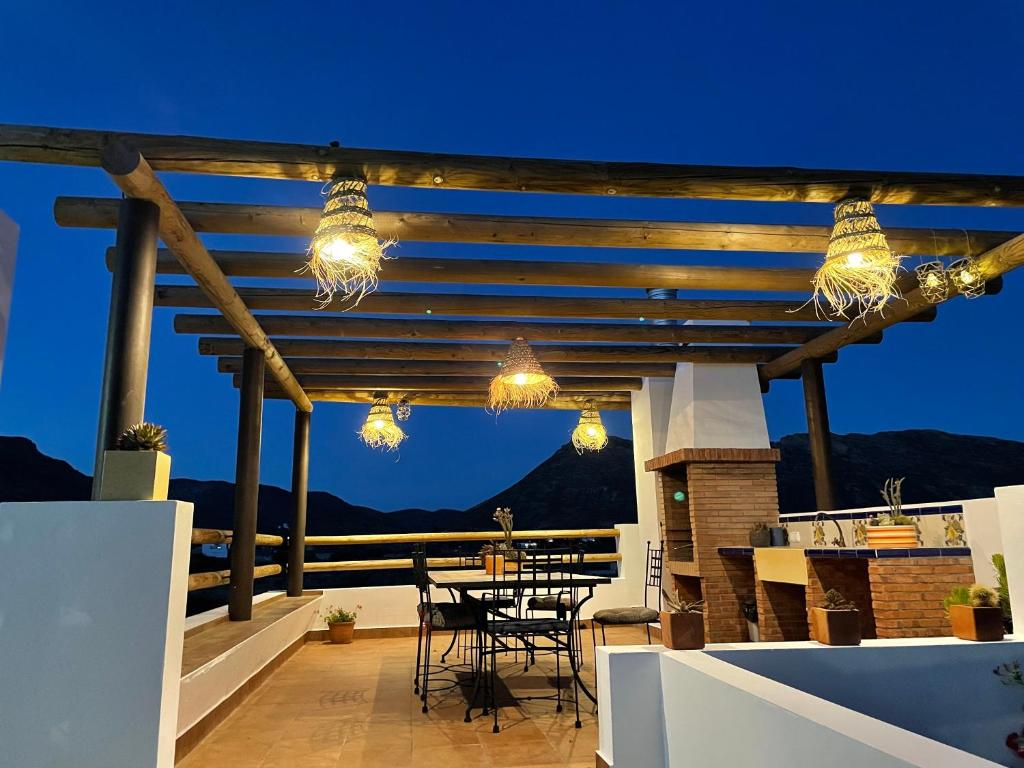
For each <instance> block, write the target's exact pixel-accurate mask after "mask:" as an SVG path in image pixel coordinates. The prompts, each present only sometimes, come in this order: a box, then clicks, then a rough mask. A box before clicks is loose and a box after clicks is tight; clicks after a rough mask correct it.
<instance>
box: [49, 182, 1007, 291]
mask: <svg viewBox="0 0 1024 768" xmlns="http://www.w3.org/2000/svg"><path fill="white" fill-rule="evenodd" d="M117 202H118V201H117V199H116V198H105V197H58V198H57V200H56V201H55V203H54V206H53V212H54V217H55V218H56V220H57V223H58V224H60V225H61V226H62V227H89V228H100V229H103V228H106V229H111V228H113V227H114V226H115V225H116V219H117ZM178 205H179V206H180V207H181V210H182V212H183V213H184V214H185V216H186V217H187V218H188V221H189V223H190V224H191V225H192V227H193V229H195V230H196V231H197V232H214V233H226V234H244V235H283V236H292V237H306V238H308V237H311V236H312V235H313V230H314V229H316V225H317V222H318V221H319V220H320V208H294V207H289V206H282V205H254V204H248V203H246V204H237V203H203V202H181V203H178ZM373 223H374V226H375V227H376V228H377V231H378V232H379V233H380V234H381V236H382V237H389V238H395V239H397V240H398V241H399V242H443V243H491V244H505V245H557V246H588V247H601V248H660V249H675V250H697V251H705V250H709V251H769V252H773V253H785V252H792V253H822V254H823V253H825V251H826V250H827V248H828V239H829V236H830V234H831V232H832V227H831V225H817V226H798V225H778V224H728V223H711V224H708V223H701V222H680V221H643V220H614V219H569V218H549V217H523V216H490V215H479V214H456V213H413V212H398V211H374V212H373ZM885 234H886V237H887V238H888V239H889V244H890V246H891V247H892V248H893V249H895V250H896V251H897V252H898V253H903V254H907V255H919V254H932V255H942V256H958V255H963V254H966V253H968V251H969V250H970V251H971V252H973V253H977V252H978V251H979V250H980V249H983V248H990V247H992V246H994V245H996V244H998V243H1002V242H1005V241H1006V240H1008V239H1009V238H1011V237H1013V235H1014V233H1013V232H999V231H983V230H969V231H967V232H965V231H964V230H962V229H903V228H898V227H886V228H885ZM654 287H658V286H654Z"/></svg>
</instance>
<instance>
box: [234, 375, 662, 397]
mask: <svg viewBox="0 0 1024 768" xmlns="http://www.w3.org/2000/svg"><path fill="white" fill-rule="evenodd" d="M492 378H493V376H366V375H363V376H359V375H353V376H331V375H328V374H310V375H307V376H302V377H301V378H300V379H299V381H301V382H303V385H304V386H307V387H309V388H310V389H350V390H357V391H358V390H377V391H380V392H448V393H458V392H487V387H488V385H489V384H490V382H491V379H492ZM232 382H233V383H234V385H235V387H239V386H240V385H241V382H242V378H241V375H235V376H233V377H232ZM642 384H643V382H642V380H641V379H639V378H619V377H604V378H600V377H592V378H584V377H568V378H562V379H559V380H558V388H559V391H562V392H618V393H622V392H629V391H639V390H640V389H641V386H642Z"/></svg>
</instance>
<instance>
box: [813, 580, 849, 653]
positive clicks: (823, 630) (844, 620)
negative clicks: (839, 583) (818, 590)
mask: <svg viewBox="0 0 1024 768" xmlns="http://www.w3.org/2000/svg"><path fill="white" fill-rule="evenodd" d="M811 628H812V630H813V633H814V639H815V640H817V641H818V642H819V643H821V644H822V645H860V611H858V610H857V606H855V605H854V604H853V603H851V602H850V601H849V600H847V599H846V598H844V597H843V596H842V594H841V593H840V592H839V590H837V589H830V590H829V591H828V592H826V593H825V600H824V601H823V602H822V604H821V605H820V606H817V605H816V606H814V607H813V608H811Z"/></svg>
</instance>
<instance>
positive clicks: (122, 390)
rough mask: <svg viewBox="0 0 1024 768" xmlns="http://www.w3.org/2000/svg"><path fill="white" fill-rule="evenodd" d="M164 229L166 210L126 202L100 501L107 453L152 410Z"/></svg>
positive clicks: (110, 327) (102, 432) (103, 411)
mask: <svg viewBox="0 0 1024 768" xmlns="http://www.w3.org/2000/svg"><path fill="white" fill-rule="evenodd" d="M159 225H160V209H159V208H158V207H157V206H155V205H154V204H153V203H151V202H149V201H147V200H140V199H137V198H131V197H128V198H125V199H124V200H122V201H121V204H120V210H119V213H118V219H117V249H116V251H117V252H116V256H115V262H114V278H113V281H112V284H111V289H110V315H109V318H108V320H107V350H106V358H105V360H104V363H103V389H102V391H101V395H100V418H99V428H98V430H97V431H98V435H97V439H96V461H95V464H94V465H93V466H94V468H95V471H94V472H93V481H92V497H93V498H94V499H95V498H97V497H98V495H99V487H100V476H101V474H102V472H103V452H104V451H106V450H109V449H111V448H113V447H114V445H115V443H116V442H117V438H118V436H119V435H120V434H121V432H123V431H124V430H125V428H127V427H129V426H131V425H132V424H135V423H137V422H140V421H142V417H143V412H144V410H145V406H146V371H147V368H148V367H149V335H150V327H151V325H152V322H153V285H154V280H155V279H156V254H157V248H156V245H157V243H156V240H157V232H158V229H159Z"/></svg>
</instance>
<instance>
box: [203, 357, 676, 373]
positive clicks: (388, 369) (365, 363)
mask: <svg viewBox="0 0 1024 768" xmlns="http://www.w3.org/2000/svg"><path fill="white" fill-rule="evenodd" d="M288 365H289V367H291V369H292V372H293V373H295V375H297V376H307V375H309V374H330V375H335V376H486V377H488V378H489V377H492V376H494V375H495V374H497V373H498V372H499V371H500V370H501V369H500V368H498V366H497V364H495V363H493V362H483V361H462V360H459V361H453V360H385V361H381V360H344V359H337V358H298V359H295V360H289V361H288ZM217 370H218V371H220V372H221V373H241V370H242V358H240V357H222V358H220V359H219V360H218V361H217ZM544 370H545V371H547V372H548V373H549V374H551V375H552V376H555V377H562V376H570V377H573V376H576V377H589V376H597V377H604V378H607V377H627V378H630V377H632V378H635V377H637V376H650V377H668V378H671V377H672V376H675V372H676V366H675V363H616V362H611V363H607V362H606V363H546V364H545V365H544Z"/></svg>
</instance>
